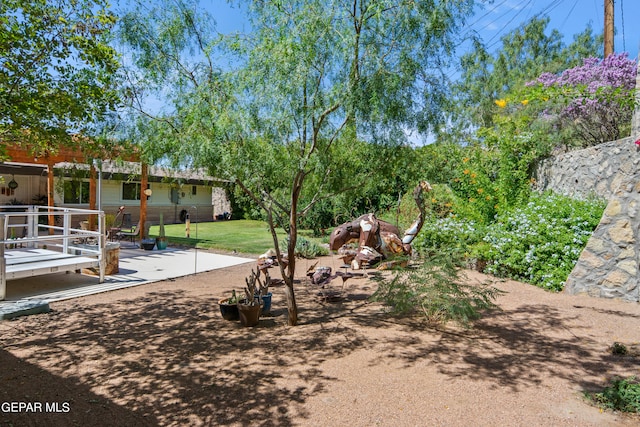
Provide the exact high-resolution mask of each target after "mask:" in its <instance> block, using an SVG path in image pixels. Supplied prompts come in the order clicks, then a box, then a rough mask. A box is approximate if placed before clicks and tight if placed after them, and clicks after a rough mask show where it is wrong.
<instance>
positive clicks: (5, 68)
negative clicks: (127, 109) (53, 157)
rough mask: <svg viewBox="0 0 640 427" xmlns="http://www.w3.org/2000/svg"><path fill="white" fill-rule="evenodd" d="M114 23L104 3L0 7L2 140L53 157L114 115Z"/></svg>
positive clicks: (42, 1) (45, 0)
mask: <svg viewBox="0 0 640 427" xmlns="http://www.w3.org/2000/svg"><path fill="white" fill-rule="evenodd" d="M115 21H116V19H115V16H114V15H113V14H112V13H111V12H110V11H109V10H108V3H107V1H106V0H79V1H73V2H68V1H64V0H53V1H49V0H35V1H29V2H24V1H20V0H3V1H2V2H0V111H1V112H2V116H1V117H0V138H2V139H4V140H13V141H16V142H21V141H23V140H25V139H27V140H29V142H30V143H31V144H32V145H38V144H39V145H41V146H44V147H45V148H47V150H52V151H55V150H56V146H57V144H73V143H74V140H73V139H72V135H71V134H72V133H83V132H85V131H87V130H88V129H89V126H90V125H91V124H95V123H96V122H98V121H100V120H101V119H102V118H103V117H104V115H105V114H106V113H107V112H109V111H111V110H113V109H114V108H115V106H116V105H117V103H118V98H117V96H116V95H117V92H116V91H115V85H114V75H115V72H116V70H117V68H118V65H119V63H118V58H117V55H116V53H115V50H114V49H113V48H112V47H111V46H109V44H108V43H109V42H110V41H111V29H112V27H113V25H114V24H115ZM3 148H4V144H3ZM1 154H2V153H0V155H1Z"/></svg>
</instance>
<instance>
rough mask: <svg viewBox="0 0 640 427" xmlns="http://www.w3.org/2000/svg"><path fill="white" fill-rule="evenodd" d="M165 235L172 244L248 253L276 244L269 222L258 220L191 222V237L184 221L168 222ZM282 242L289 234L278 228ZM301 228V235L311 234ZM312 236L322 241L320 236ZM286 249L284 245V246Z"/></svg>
mask: <svg viewBox="0 0 640 427" xmlns="http://www.w3.org/2000/svg"><path fill="white" fill-rule="evenodd" d="M158 228H159V227H158V226H157V225H154V226H151V228H150V230H149V235H150V236H151V237H156V236H157V235H158ZM164 228H165V235H166V236H167V238H168V240H169V244H172V243H173V244H174V245H175V244H177V245H184V246H191V247H197V248H200V249H217V250H221V251H229V252H231V251H234V250H235V251H237V252H240V253H246V254H256V255H257V254H262V253H264V252H266V251H267V250H269V249H272V248H273V239H272V238H271V232H270V231H269V226H268V225H267V223H266V222H263V221H255V220H246V219H239V220H232V221H215V222H200V223H191V234H190V237H189V238H187V237H186V233H185V225H184V224H165V226H164ZM276 232H277V234H278V238H279V240H280V242H284V240H285V238H286V237H287V235H286V233H285V232H284V230H282V229H277V230H276ZM310 234H311V233H310V232H305V231H300V233H299V236H302V235H305V236H308V235H310ZM306 238H307V239H308V240H312V241H315V243H318V244H320V243H321V240H320V239H312V238H311V237H306ZM281 249H282V248H281Z"/></svg>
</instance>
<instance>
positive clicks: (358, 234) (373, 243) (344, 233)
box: [329, 181, 431, 269]
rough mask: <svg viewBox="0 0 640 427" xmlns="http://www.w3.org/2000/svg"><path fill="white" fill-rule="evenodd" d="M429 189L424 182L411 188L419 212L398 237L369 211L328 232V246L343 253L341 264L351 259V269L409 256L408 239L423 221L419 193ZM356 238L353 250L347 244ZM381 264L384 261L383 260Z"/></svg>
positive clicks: (422, 209)
mask: <svg viewBox="0 0 640 427" xmlns="http://www.w3.org/2000/svg"><path fill="white" fill-rule="evenodd" d="M429 191H431V185H429V183H428V182H426V181H422V182H420V184H418V185H417V186H416V188H415V189H414V191H413V198H414V200H415V201H416V204H417V205H418V209H419V210H420V214H419V215H418V218H417V219H416V220H415V221H414V222H413V224H412V225H411V227H409V228H408V229H407V230H406V231H405V232H404V235H403V236H402V238H401V237H400V230H399V229H398V227H396V226H394V225H393V224H390V223H388V222H386V221H383V220H381V219H378V218H376V216H375V215H374V214H372V213H369V214H365V215H362V216H360V217H358V218H356V219H355V220H353V221H350V222H345V223H344V224H342V225H339V226H338V227H336V228H335V229H334V230H333V232H332V233H331V237H330V240H329V249H331V250H334V251H338V253H339V254H341V255H343V259H344V260H345V263H349V262H351V267H352V268H354V269H360V268H361V267H366V266H373V265H377V264H379V263H380V262H381V261H384V260H387V259H389V258H393V257H395V256H398V255H411V242H413V239H414V238H415V237H416V235H417V234H418V233H419V232H420V229H421V228H422V225H423V224H424V218H425V208H424V205H425V203H424V199H423V194H424V193H425V192H429ZM356 240H357V241H358V247H357V249H356V250H353V249H350V248H349V247H348V246H347V245H348V244H349V243H351V242H354V241H356ZM393 264H395V263H393ZM383 266H388V264H386V263H385V264H383Z"/></svg>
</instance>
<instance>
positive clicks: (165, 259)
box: [0, 247, 255, 319]
mask: <svg viewBox="0 0 640 427" xmlns="http://www.w3.org/2000/svg"><path fill="white" fill-rule="evenodd" d="M119 258H120V261H119V272H118V273H117V274H113V275H109V276H106V277H105V281H104V282H103V283H99V279H98V277H97V276H91V275H86V274H78V273H53V274H49V275H45V276H38V277H29V278H24V279H16V280H9V281H8V282H7V295H6V299H5V301H0V319H3V318H4V319H8V318H11V317H16V316H19V315H23V314H20V313H24V314H32V313H34V312H36V311H33V310H38V309H41V310H44V309H45V308H44V306H45V305H46V309H48V303H50V302H54V301H61V300H65V299H71V298H78V297H81V296H86V295H92V294H96V293H101V292H107V291H112V290H116V289H123V288H128V287H131V286H139V285H143V284H146V283H152V282H157V281H161V280H167V279H172V278H176V277H182V276H187V275H190V274H195V273H202V272H205V271H211V270H216V269H219V268H225V267H230V266H233V265H238V264H244V263H250V262H255V259H252V258H245V257H237V256H230V255H221V254H215V253H212V252H208V251H203V250H195V249H173V248H168V249H165V250H161V251H158V250H153V251H145V250H142V249H137V248H135V249H132V248H126V247H121V249H120V257H119ZM36 307H41V308H36Z"/></svg>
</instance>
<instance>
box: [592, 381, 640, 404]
mask: <svg viewBox="0 0 640 427" xmlns="http://www.w3.org/2000/svg"><path fill="white" fill-rule="evenodd" d="M587 397H588V398H590V399H591V400H592V401H593V402H595V403H596V404H597V405H598V406H601V407H604V408H608V409H613V410H617V411H623V412H636V413H640V383H639V382H638V381H637V379H636V377H629V378H614V379H613V381H611V385H610V386H609V387H605V389H604V390H603V391H602V392H600V393H592V394H588V395H587Z"/></svg>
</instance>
